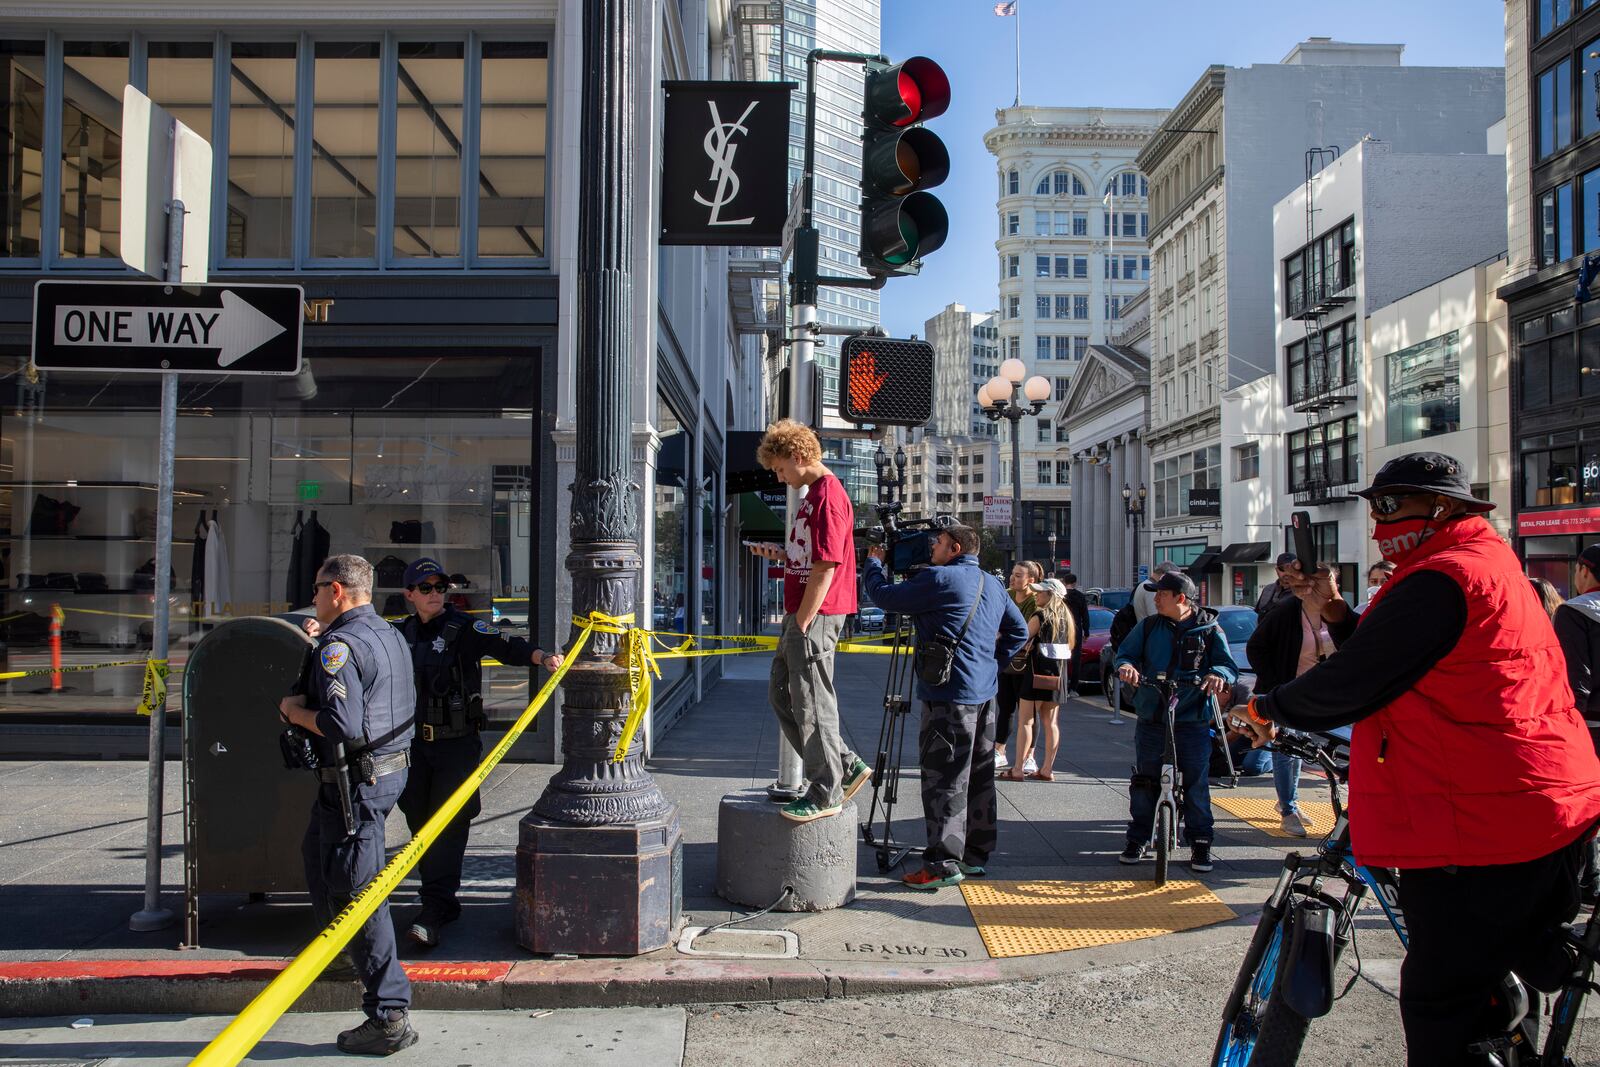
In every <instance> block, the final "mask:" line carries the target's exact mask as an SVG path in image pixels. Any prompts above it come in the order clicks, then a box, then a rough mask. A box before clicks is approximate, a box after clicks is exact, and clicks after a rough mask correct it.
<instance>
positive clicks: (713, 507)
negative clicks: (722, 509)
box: [700, 453, 722, 634]
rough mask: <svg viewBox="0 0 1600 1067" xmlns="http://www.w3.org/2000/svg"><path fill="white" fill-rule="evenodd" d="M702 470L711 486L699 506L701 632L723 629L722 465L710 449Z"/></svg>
mask: <svg viewBox="0 0 1600 1067" xmlns="http://www.w3.org/2000/svg"><path fill="white" fill-rule="evenodd" d="M701 470H702V471H704V472H705V482H706V484H707V485H708V486H709V489H708V490H707V491H706V492H705V493H703V494H702V495H701V500H702V501H703V506H702V507H701V509H700V632H701V633H703V634H714V633H720V632H721V629H720V626H721V612H720V604H719V603H718V596H717V590H718V588H719V586H720V583H719V582H718V580H717V577H718V576H717V561H718V560H719V559H721V558H722V556H721V547H722V526H721V524H720V523H719V522H718V521H717V514H718V512H719V509H718V507H717V500H718V492H717V490H718V488H719V487H720V486H721V484H722V468H721V466H720V465H719V463H718V462H717V457H715V456H713V455H711V454H710V453H707V454H706V456H705V459H704V464H703V466H702V467H701Z"/></svg>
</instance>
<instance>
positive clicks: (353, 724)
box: [278, 556, 417, 1055]
mask: <svg viewBox="0 0 1600 1067" xmlns="http://www.w3.org/2000/svg"><path fill="white" fill-rule="evenodd" d="M312 588H313V593H312V606H313V607H314V608H315V609H316V613H317V621H318V622H319V623H320V624H321V626H320V633H321V636H320V637H319V638H318V639H317V642H316V645H315V647H314V648H313V650H312V655H311V658H310V659H309V660H308V664H307V671H306V676H305V677H304V678H302V680H301V685H300V686H297V687H296V688H297V689H300V690H302V692H300V693H297V694H295V695H291V696H288V697H285V698H284V699H283V700H282V701H281V702H280V703H279V705H278V710H279V712H280V714H282V716H283V718H284V719H285V720H286V721H288V722H290V723H292V724H294V725H295V726H298V727H300V728H302V729H304V730H306V731H308V732H310V733H311V734H312V735H314V737H315V744H316V748H317V756H318V760H319V762H320V763H321V768H320V769H319V770H318V772H317V773H318V776H319V777H320V779H321V784H320V785H319V787H318V789H317V799H316V803H315V804H313V805H312V808H311V825H310V826H309V827H308V828H307V830H306V836H305V842H304V844H303V845H302V847H301V850H302V853H303V855H304V857H305V867H306V888H307V889H308V890H310V893H311V904H312V907H313V908H314V909H315V910H316V913H317V918H318V919H319V920H320V921H321V922H323V923H324V924H326V923H328V922H331V921H332V919H333V917H334V916H335V915H336V914H338V913H339V912H340V911H341V910H343V909H344V907H345V906H346V905H347V904H349V903H350V901H351V900H352V899H354V898H355V897H356V895H357V894H359V893H360V892H361V891H362V890H363V889H364V888H366V886H367V883H369V882H371V881H372V879H373V878H375V877H377V875H378V872H379V871H380V870H381V869H382V867H383V862H384V833H383V824H384V819H385V818H386V817H387V816H388V814H389V811H390V809H392V808H393V807H394V806H395V802H396V801H397V800H398V799H399V798H400V792H401V790H402V789H404V788H405V784H406V767H407V764H408V763H409V761H410V755H409V749H410V746H411V734H412V716H413V714H414V709H415V707H416V702H417V701H416V693H415V690H414V688H413V685H412V679H411V671H410V670H409V667H410V662H409V659H410V657H409V655H408V653H407V650H406V646H405V642H404V641H402V640H401V639H400V635H399V634H397V633H396V632H395V630H394V627H392V626H390V625H389V624H387V623H386V622H384V621H383V618H382V617H381V616H380V615H378V613H377V612H376V611H374V610H373V609H372V564H370V563H368V562H367V561H366V560H364V559H362V558H361V557H360V556H333V557H331V558H330V559H329V560H328V561H327V562H326V563H324V564H323V565H322V567H321V568H320V569H319V570H318V572H317V578H316V584H315V585H314V586H313V587H312ZM341 776H343V778H344V781H341V780H340V777H341ZM349 951H350V956H351V958H352V961H353V962H354V964H355V969H356V973H357V976H358V977H359V978H360V980H361V983H362V985H363V986H364V987H365V988H364V990H363V992H362V997H361V1006H362V1009H363V1010H364V1011H365V1012H366V1015H367V1021H366V1022H364V1023H362V1024H361V1025H360V1026H358V1027H356V1028H354V1029H351V1030H346V1031H344V1032H343V1033H341V1034H340V1035H339V1048H340V1050H341V1051H343V1052H356V1053H367V1054H379V1055H386V1054H388V1053H391V1052H398V1051H400V1050H401V1049H403V1048H409V1047H410V1046H412V1045H414V1044H416V1043H417V1032H416V1031H415V1030H413V1029H412V1028H411V1017H410V1012H409V1009H410V1005H411V982H410V980H409V979H407V978H406V974H405V972H404V971H403V970H401V969H400V960H399V957H398V954H397V951H396V946H395V937H394V925H393V920H392V919H391V918H390V917H389V905H388V903H387V902H385V903H383V904H381V905H379V907H378V910H377V911H375V912H374V913H373V914H372V916H371V917H370V918H369V919H368V920H367V921H366V923H365V924H364V925H363V926H362V927H361V929H360V930H357V931H356V933H355V936H354V937H352V938H351V940H350V950H349Z"/></svg>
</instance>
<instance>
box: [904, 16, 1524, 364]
mask: <svg viewBox="0 0 1600 1067" xmlns="http://www.w3.org/2000/svg"><path fill="white" fill-rule="evenodd" d="M1021 10H1022V14H1021V18H1022V102H1023V103H1024V104H1039V105H1044V106H1055V107H1171V106H1172V105H1174V104H1176V103H1177V102H1178V101H1179V100H1180V99H1181V98H1182V97H1183V94H1184V93H1185V92H1187V91H1188V90H1189V87H1190V86H1191V85H1193V84H1194V82H1195V80H1196V79H1197V78H1198V77H1199V76H1200V74H1201V72H1202V71H1204V70H1205V68H1206V67H1207V65H1209V64H1212V63H1224V64H1227V65H1229V66H1249V65H1250V64H1252V63H1276V62H1277V61H1278V60H1280V59H1282V58H1283V57H1284V56H1285V55H1287V54H1288V52H1289V50H1290V49H1291V48H1293V47H1294V45H1295V44H1296V43H1297V42H1299V41H1301V40H1304V39H1305V38H1307V37H1332V38H1334V39H1336V40H1344V41H1364V42H1384V43H1400V44H1404V45H1405V46H1406V50H1405V56H1404V62H1405V64H1406V65H1408V66H1494V67H1498V66H1502V65H1504V63H1505V5H1504V4H1503V3H1502V2H1500V0H1341V2H1339V3H1321V4H1295V3H1284V2H1283V0H1272V2H1267V0H1222V2H1212V3H1195V2H1194V0H1183V2H1178V0H1141V2H1139V3H1127V2H1122V3H1104V2H1102V3H1085V2H1081V0H1021ZM1015 30H1016V24H1015V21H1014V20H1013V19H1010V18H998V17H996V16H995V14H994V0H883V51H884V54H886V55H888V56H889V57H891V58H892V59H895V60H900V59H905V58H907V57H909V56H913V55H924V56H928V57H929V58H930V59H934V60H936V61H937V62H938V63H939V64H940V65H941V66H943V67H944V69H945V71H946V72H947V73H948V74H949V75H950V82H951V95H952V103H951V106H950V110H949V111H948V112H947V113H946V114H945V115H943V116H942V117H940V118H938V119H935V120H934V121H932V122H931V123H929V128H930V129H932V130H934V131H935V132H937V133H938V134H939V136H940V137H941V138H943V139H944V142H945V145H946V146H947V147H948V148H949V149H950V164H951V174H950V179H949V180H948V181H947V182H945V184H944V185H942V186H940V187H939V188H938V189H937V190H936V191H935V194H936V195H937V196H938V197H939V198H940V199H941V200H942V201H944V205H945V207H946V208H947V209H948V210H949V212H950V239H949V241H948V242H946V244H945V246H944V248H942V249H940V250H939V251H938V252H935V253H933V254H932V255H931V256H929V257H928V260H927V262H926V264H925V265H924V268H923V272H922V274H921V276H920V277H917V278H901V279H894V280H891V281H890V282H889V284H888V285H887V286H886V287H885V288H884V289H883V290H882V293H883V325H884V328H885V329H886V330H888V332H889V334H890V335H891V336H894V337H905V336H907V335H909V334H913V333H914V334H917V335H918V336H921V335H922V333H923V324H924V322H925V321H926V320H927V319H928V318H929V317H931V316H932V315H935V314H937V313H938V312H939V310H940V309H941V308H943V307H944V306H945V305H946V304H949V303H952V302H954V303H962V304H966V305H967V306H968V307H969V308H973V309H975V310H992V309H993V308H994V306H995V304H996V300H997V297H996V291H997V287H996V282H997V278H996V266H995V262H996V260H995V250H994V240H995V233H996V225H997V224H996V222H995V192H996V189H995V178H994V174H995V170H994V166H995V163H994V157H993V156H991V155H990V154H989V152H988V150H987V149H986V148H984V146H983V135H984V133H985V132H987V131H988V130H990V129H992V128H993V127H994V125H995V109H996V108H999V107H1009V106H1010V105H1011V101H1012V97H1013V96H1014V95H1015V88H1016V78H1015V73H1014V72H1015V66H1014V55H1015ZM1305 147H1306V146H1304V145H1300V144H1295V145H1292V146H1288V147H1287V148H1286V150H1290V151H1293V152H1294V153H1295V154H1296V155H1298V154H1299V153H1300V152H1301V151H1302V150H1303V149H1304V148H1305Z"/></svg>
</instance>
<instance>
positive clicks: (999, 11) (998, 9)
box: [994, 0, 1017, 18]
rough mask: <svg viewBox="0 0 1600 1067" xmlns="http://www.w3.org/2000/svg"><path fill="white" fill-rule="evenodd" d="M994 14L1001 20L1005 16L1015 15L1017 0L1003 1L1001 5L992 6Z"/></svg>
mask: <svg viewBox="0 0 1600 1067" xmlns="http://www.w3.org/2000/svg"><path fill="white" fill-rule="evenodd" d="M994 13H995V14H996V15H999V16H1000V17H1001V18H1005V17H1006V16H1007V15H1015V14H1016V13H1017V0H1003V2H1002V3H998V4H996V5H994Z"/></svg>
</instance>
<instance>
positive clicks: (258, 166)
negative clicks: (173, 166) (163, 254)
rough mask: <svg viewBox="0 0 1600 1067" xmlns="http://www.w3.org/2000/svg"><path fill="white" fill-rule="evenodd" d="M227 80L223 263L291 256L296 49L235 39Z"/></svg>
mask: <svg viewBox="0 0 1600 1067" xmlns="http://www.w3.org/2000/svg"><path fill="white" fill-rule="evenodd" d="M231 74H232V76H231V77H230V78H229V79H228V85H229V88H228V94H229V98H228V220H227V226H228V237H227V255H228V258H229V259H266V260H287V259H289V257H290V256H291V255H292V254H293V251H294V106H295V91H294V88H295V46H294V45H293V44H292V43H288V42H284V43H252V42H244V41H235V42H234V43H233V46H232V67H231Z"/></svg>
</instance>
